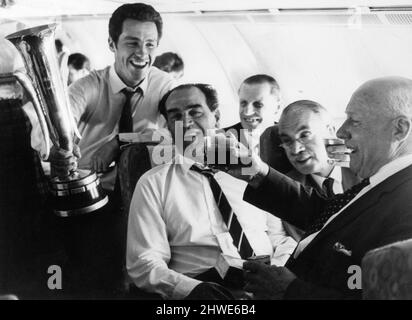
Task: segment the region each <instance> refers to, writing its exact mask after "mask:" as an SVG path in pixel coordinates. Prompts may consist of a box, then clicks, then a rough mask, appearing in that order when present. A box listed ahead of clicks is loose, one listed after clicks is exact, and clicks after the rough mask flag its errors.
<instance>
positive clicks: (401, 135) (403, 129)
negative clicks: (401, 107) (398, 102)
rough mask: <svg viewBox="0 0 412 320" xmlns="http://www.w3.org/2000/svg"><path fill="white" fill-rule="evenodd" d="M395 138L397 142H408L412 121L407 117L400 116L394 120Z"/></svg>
mask: <svg viewBox="0 0 412 320" xmlns="http://www.w3.org/2000/svg"><path fill="white" fill-rule="evenodd" d="M392 123H393V136H394V138H395V140H397V141H399V142H400V141H404V140H406V139H407V138H408V137H409V135H410V133H411V129H412V123H411V119H409V118H408V117H405V116H399V117H397V118H395V119H394V120H393V122H392Z"/></svg>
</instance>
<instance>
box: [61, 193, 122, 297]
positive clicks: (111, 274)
mask: <svg viewBox="0 0 412 320" xmlns="http://www.w3.org/2000/svg"><path fill="white" fill-rule="evenodd" d="M62 228H63V230H64V237H63V238H64V241H65V248H66V252H67V263H66V264H65V266H64V269H63V288H64V289H65V294H66V295H68V296H70V297H73V298H80V299H81V298H111V299H113V298H121V297H122V295H123V294H124V291H125V290H124V265H125V251H126V249H125V248H126V230H127V221H126V215H125V214H124V212H123V210H122V208H121V205H120V196H119V193H118V192H117V191H116V192H113V193H110V194H109V203H108V204H107V205H106V206H105V207H103V208H101V209H99V210H96V211H95V212H92V213H90V214H85V215H82V216H78V217H70V218H68V219H67V220H66V221H64V223H63V227H62Z"/></svg>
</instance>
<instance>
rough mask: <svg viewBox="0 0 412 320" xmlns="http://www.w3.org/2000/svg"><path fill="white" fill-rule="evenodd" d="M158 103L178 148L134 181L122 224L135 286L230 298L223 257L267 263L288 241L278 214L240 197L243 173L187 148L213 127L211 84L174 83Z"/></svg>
mask: <svg viewBox="0 0 412 320" xmlns="http://www.w3.org/2000/svg"><path fill="white" fill-rule="evenodd" d="M159 109H160V111H161V112H162V113H163V114H164V115H165V117H166V118H167V123H168V127H169V129H170V131H171V133H172V136H173V137H174V142H175V146H176V152H177V156H176V157H175V158H174V161H171V162H169V163H167V164H164V165H160V166H157V167H154V168H153V169H151V170H150V171H148V172H147V173H146V174H145V175H143V176H142V177H141V178H140V180H139V181H138V183H137V186H136V189H135V192H134V195H133V198H132V202H131V205H130V213H129V224H128V239H127V270H128V273H129V276H130V277H131V279H132V280H133V282H134V283H135V284H136V285H137V286H138V287H139V288H142V289H145V290H147V291H149V292H155V293H158V294H160V295H161V296H162V297H164V298H173V299H182V298H187V299H202V298H209V299H212V298H219V299H227V298H232V295H231V293H229V292H228V291H227V290H226V288H230V289H232V288H233V289H235V288H234V286H235V285H236V284H235V283H233V281H232V282H230V283H229V279H228V278H227V275H228V274H229V273H227V274H226V276H225V274H224V272H225V270H224V269H220V268H218V265H221V264H222V263H224V260H222V259H225V258H224V257H226V258H227V257H233V258H235V260H234V261H238V263H240V266H241V260H240V259H241V258H242V259H246V258H249V257H252V256H255V255H268V258H269V259H271V262H272V263H273V264H277V265H283V263H284V261H285V259H287V258H288V256H289V255H290V254H291V252H292V251H293V250H294V247H295V241H293V239H291V238H290V237H287V236H286V234H285V232H284V230H283V228H282V224H281V221H280V220H279V219H277V218H275V219H273V218H274V217H273V216H271V215H270V214H268V213H266V212H264V211H261V210H259V209H257V208H256V207H253V206H251V205H249V204H247V203H245V202H243V201H242V200H241V195H242V193H243V190H244V188H245V186H246V184H245V183H244V184H243V185H242V182H243V181H240V180H237V179H234V178H233V177H231V176H229V175H227V174H225V173H223V172H219V173H216V174H214V172H213V171H212V170H210V168H208V167H206V166H204V164H203V163H202V161H201V160H199V161H196V160H197V158H195V159H193V158H192V157H191V156H190V155H191V152H189V151H188V150H189V147H190V146H191V145H192V140H191V137H194V136H199V135H200V136H205V135H207V134H208V133H209V132H208V131H210V130H212V129H214V128H215V127H216V122H217V118H218V100H217V96H216V92H215V90H214V89H213V88H211V87H210V86H208V85H204V84H186V85H181V86H178V87H176V88H175V89H173V90H172V91H170V92H169V93H168V94H167V95H166V96H165V97H164V98H163V99H162V101H161V104H160V107H159ZM180 129H181V130H180ZM179 134H180V136H179ZM183 137H185V139H184V141H179V139H183ZM268 262H269V261H268ZM215 267H217V269H216V268H215ZM217 270H220V271H219V273H218V271H217ZM232 279H233V278H232ZM232 285H233V287H232ZM238 289H239V288H238Z"/></svg>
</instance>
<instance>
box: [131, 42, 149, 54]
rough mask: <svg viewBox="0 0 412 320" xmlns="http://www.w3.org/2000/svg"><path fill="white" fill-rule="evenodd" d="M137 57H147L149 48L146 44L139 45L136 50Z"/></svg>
mask: <svg viewBox="0 0 412 320" xmlns="http://www.w3.org/2000/svg"><path fill="white" fill-rule="evenodd" d="M134 53H135V55H137V56H138V57H142V56H145V55H146V54H147V48H146V46H145V45H144V44H138V45H137V46H136V50H135V52H134Z"/></svg>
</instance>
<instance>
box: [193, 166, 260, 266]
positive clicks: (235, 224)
mask: <svg viewBox="0 0 412 320" xmlns="http://www.w3.org/2000/svg"><path fill="white" fill-rule="evenodd" d="M190 169H191V170H193V171H196V172H199V173H201V174H202V175H204V176H205V177H206V178H208V180H209V183H210V188H211V189H212V193H213V197H214V198H215V201H216V204H217V206H218V208H219V211H220V214H221V215H222V218H223V221H224V222H225V224H226V226H227V227H228V229H229V233H230V235H231V236H232V239H233V244H234V245H235V247H236V248H237V249H238V251H239V254H240V256H241V258H242V259H247V258H249V257H251V256H252V255H254V252H253V249H252V247H251V246H250V243H249V240H248V239H247V238H246V234H245V233H244V232H243V229H242V226H241V225H240V223H239V220H238V219H237V217H236V215H235V214H234V212H233V210H232V207H231V206H230V204H229V201H228V200H227V198H226V196H225V194H224V193H223V191H222V189H221V188H220V186H219V184H218V183H217V181H216V179H215V178H214V172H213V171H212V170H211V169H207V168H205V169H203V168H200V167H198V166H197V165H196V164H194V165H193V166H192V167H191V168H190Z"/></svg>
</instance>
